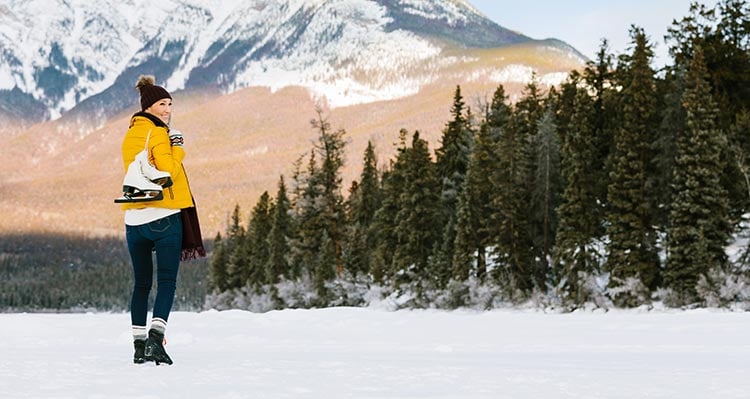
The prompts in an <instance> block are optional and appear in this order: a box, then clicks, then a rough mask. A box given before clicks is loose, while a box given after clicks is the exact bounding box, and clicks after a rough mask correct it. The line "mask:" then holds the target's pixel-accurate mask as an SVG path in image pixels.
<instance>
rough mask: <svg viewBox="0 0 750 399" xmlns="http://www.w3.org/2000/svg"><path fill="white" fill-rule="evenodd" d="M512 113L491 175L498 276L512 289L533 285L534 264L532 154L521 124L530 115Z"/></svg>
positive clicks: (501, 139) (504, 284) (529, 289)
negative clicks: (530, 194) (530, 178)
mask: <svg viewBox="0 0 750 399" xmlns="http://www.w3.org/2000/svg"><path fill="white" fill-rule="evenodd" d="M526 112H528V111H523V112H522V113H521V114H520V115H517V114H516V113H515V112H513V113H512V114H511V116H510V118H509V121H508V123H507V124H506V126H505V128H504V129H502V131H501V136H500V138H499V141H498V166H497V168H496V169H495V171H494V172H493V174H492V186H493V187H494V189H495V192H496V195H495V197H494V199H493V201H492V208H493V213H492V215H491V218H492V220H493V222H494V223H496V226H497V229H498V230H497V234H496V236H495V242H494V247H495V263H497V268H496V269H495V273H496V275H495V278H496V279H497V280H498V282H499V283H500V284H501V285H502V286H503V287H506V288H507V289H508V290H510V291H511V292H517V291H520V292H521V293H524V294H527V293H529V292H530V291H531V289H532V288H533V283H534V279H533V276H534V270H533V269H534V267H533V266H534V265H533V261H532V258H531V257H532V252H531V249H532V248H531V245H532V244H531V238H530V236H529V232H530V227H529V214H530V212H529V207H528V204H529V192H530V190H529V187H530V182H529V176H530V173H531V172H530V165H529V160H530V154H529V142H530V141H529V139H530V138H529V136H528V130H526V129H525V128H522V127H519V125H520V124H521V122H522V121H525V120H526V118H527V116H526V115H525V113H526Z"/></svg>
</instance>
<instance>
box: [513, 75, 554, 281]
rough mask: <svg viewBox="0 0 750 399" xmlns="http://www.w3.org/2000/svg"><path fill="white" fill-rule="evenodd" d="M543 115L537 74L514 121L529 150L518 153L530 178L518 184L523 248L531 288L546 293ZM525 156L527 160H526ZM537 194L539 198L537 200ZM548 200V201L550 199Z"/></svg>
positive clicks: (518, 106)
mask: <svg viewBox="0 0 750 399" xmlns="http://www.w3.org/2000/svg"><path fill="white" fill-rule="evenodd" d="M543 114H544V104H543V101H542V96H541V93H540V91H539V87H538V85H537V80H536V75H533V76H532V80H531V82H529V84H528V85H526V88H525V89H524V92H523V97H522V98H521V99H520V100H519V101H518V103H516V107H515V113H514V116H513V118H514V120H515V123H514V126H515V127H516V135H517V136H518V137H523V139H522V140H523V141H524V142H525V143H524V144H525V146H526V147H527V148H525V149H522V150H523V152H522V153H521V154H519V155H520V156H521V158H519V160H520V161H521V162H523V165H522V166H521V168H522V170H525V171H526V172H525V173H527V175H526V176H525V177H523V178H522V179H521V180H519V183H520V182H522V184H523V186H520V187H518V189H519V190H518V191H519V192H518V195H520V196H522V201H524V202H525V203H526V214H525V215H523V216H522V217H524V218H525V219H526V223H525V224H526V228H527V229H528V231H527V232H526V233H525V235H526V240H528V242H527V243H525V244H524V245H525V246H526V247H528V249H527V250H526V251H528V255H526V256H527V259H528V262H529V267H530V271H531V276H529V278H530V281H531V286H532V287H536V288H538V289H540V290H544V289H545V286H546V284H545V275H546V270H547V266H548V265H547V256H546V254H543V251H544V249H545V247H544V237H545V232H544V228H545V218H546V217H547V216H548V213H547V212H548V211H549V208H547V209H544V208H543V207H544V205H545V204H544V198H545V195H546V194H545V193H543V191H544V190H545V188H546V187H547V186H546V183H549V182H545V181H539V180H537V179H538V178H542V179H543V178H544V177H545V173H544V171H543V168H544V167H545V166H543V165H539V164H538V162H539V161H540V160H543V158H544V155H543V154H540V150H542V148H541V147H540V146H539V145H540V144H542V143H541V141H540V140H539V137H538V128H539V121H540V120H541V118H542V115H543ZM547 150H549V148H547ZM546 155H549V154H546ZM523 156H525V157H526V158H525V159H524V158H523ZM547 166H549V165H547ZM535 194H537V195H538V196H537V197H535ZM547 198H548V199H549V197H547ZM547 227H548V226H547Z"/></svg>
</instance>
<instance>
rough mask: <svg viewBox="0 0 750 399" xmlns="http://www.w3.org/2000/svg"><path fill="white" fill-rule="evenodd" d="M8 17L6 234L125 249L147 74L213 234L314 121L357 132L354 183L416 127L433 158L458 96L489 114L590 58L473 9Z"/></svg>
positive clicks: (78, 0) (420, 0) (372, 6)
mask: <svg viewBox="0 0 750 399" xmlns="http://www.w3.org/2000/svg"><path fill="white" fill-rule="evenodd" d="M3 4H4V5H0V122H2V123H0V142H2V144H3V162H0V214H2V215H5V217H3V218H0V233H1V232H3V231H30V230H35V231H36V230H44V231H46V230H54V231H61V230H62V231H76V232H87V233H95V234H121V233H122V229H121V224H122V220H121V216H122V215H121V213H120V212H119V211H118V207H117V206H115V205H114V204H113V203H112V199H113V198H114V197H116V196H118V195H119V192H118V190H119V189H120V186H121V179H122V165H121V161H120V159H119V156H120V152H119V151H120V144H121V140H122V133H123V131H124V129H125V128H126V127H127V124H128V118H129V116H130V115H131V114H132V113H133V112H134V111H137V110H138V108H137V104H138V94H137V92H136V91H135V89H134V84H135V81H136V79H137V77H138V75H140V74H143V73H147V74H155V75H156V77H157V81H158V83H159V84H162V85H164V86H165V87H166V88H167V89H168V90H169V91H170V92H171V93H172V94H173V97H174V98H175V109H174V113H173V114H174V118H173V121H172V122H173V125H174V126H175V127H176V128H178V129H180V130H182V131H183V132H184V133H185V137H186V150H187V152H188V156H187V158H186V159H185V165H186V168H187V170H188V173H189V176H190V182H191V187H192V188H193V190H194V192H195V193H194V194H195V196H196V200H197V201H198V203H199V212H200V214H201V222H202V223H203V224H204V227H205V237H208V238H210V237H213V236H214V235H215V232H216V231H218V230H221V229H222V228H223V226H225V223H226V218H227V216H228V215H227V212H228V210H230V208H232V207H233V206H234V204H236V203H240V204H241V205H242V207H243V208H244V209H249V208H250V206H252V204H253V203H254V201H255V200H256V199H257V198H258V196H259V195H260V194H261V193H262V192H263V191H265V190H268V191H269V192H271V193H273V192H274V191H275V187H276V183H277V181H278V178H279V175H281V174H284V175H285V176H287V178H288V177H289V176H290V174H291V167H292V164H293V162H294V161H295V160H296V159H298V158H299V157H300V156H301V155H302V154H305V153H306V152H307V151H309V149H310V148H311V143H312V141H313V140H314V139H315V131H314V130H313V129H311V127H310V124H309V121H310V120H311V119H312V118H314V117H315V116H316V115H315V109H316V107H322V108H323V110H324V113H325V116H326V117H327V118H329V122H330V123H331V125H332V126H333V127H335V128H343V129H345V130H346V132H347V140H348V141H349V145H348V146H347V161H346V165H345V168H344V171H343V173H344V180H345V184H347V182H350V181H351V180H352V179H354V178H356V177H357V175H358V174H359V173H360V171H361V158H362V153H363V151H364V148H365V146H366V145H367V142H368V141H372V142H373V143H374V144H375V145H376V148H377V151H378V156H379V159H380V160H381V164H385V163H386V162H387V161H388V160H389V159H390V158H391V156H392V155H393V152H394V146H393V143H395V142H397V140H398V132H399V130H400V129H402V128H405V129H407V130H409V131H414V130H419V131H420V132H421V135H422V137H424V138H425V139H427V140H428V141H429V142H430V143H431V144H430V145H431V148H432V149H435V148H436V146H437V143H438V140H439V137H440V133H441V131H442V129H443V128H444V126H445V124H446V122H447V121H448V120H449V118H450V108H451V105H452V99H453V93H454V91H455V89H456V86H457V85H460V86H461V89H462V92H463V94H464V98H465V99H466V103H467V105H470V106H471V107H472V109H474V110H481V109H482V107H483V106H484V105H486V104H487V102H488V101H489V100H490V99H491V98H492V93H493V92H494V90H495V89H496V88H497V86H498V84H502V85H503V86H504V87H505V89H506V93H508V94H509V95H510V98H511V100H515V99H517V98H519V96H520V95H521V92H522V90H523V88H524V87H525V85H526V84H527V83H528V82H529V81H530V80H531V79H532V78H533V77H534V76H536V79H537V81H538V82H539V83H540V85H541V86H542V87H549V86H551V85H555V84H558V83H560V82H561V81H562V80H563V79H564V78H565V77H566V76H567V73H568V72H569V71H570V70H572V69H578V68H581V67H582V65H583V64H584V62H585V61H586V60H585V58H584V57H582V56H581V55H580V53H578V52H577V51H576V50H575V49H573V48H571V47H570V46H568V45H567V44H565V43H563V42H560V41H558V40H554V39H553V40H544V41H538V40H532V39H530V38H528V37H526V36H524V35H522V34H520V33H516V32H512V31H509V30H507V29H504V28H502V27H501V26H499V25H497V24H496V23H494V22H492V21H490V20H489V19H487V18H486V17H484V16H483V15H481V14H480V13H478V12H477V11H476V10H475V9H474V8H473V7H472V6H471V5H470V4H469V3H467V2H465V1H460V0H432V1H426V0H308V1H302V0H277V1H271V0H255V1H242V0H230V1H219V0H180V1H178V0H162V1H159V2H147V1H145V0H117V1H109V0H98V1H95V2H91V1H84V0H67V1H62V0H59V1H58V0H48V1H37V0H30V1H21V0H9V1H7V0H6V2H5V3H3Z"/></svg>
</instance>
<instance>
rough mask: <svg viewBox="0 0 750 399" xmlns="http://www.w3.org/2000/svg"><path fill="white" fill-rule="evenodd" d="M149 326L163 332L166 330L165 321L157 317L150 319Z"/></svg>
mask: <svg viewBox="0 0 750 399" xmlns="http://www.w3.org/2000/svg"><path fill="white" fill-rule="evenodd" d="M151 328H152V329H154V330H156V331H158V332H160V333H162V334H164V332H165V331H167V322H166V321H165V320H164V319H161V318H159V317H154V318H153V319H151Z"/></svg>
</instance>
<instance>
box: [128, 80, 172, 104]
mask: <svg viewBox="0 0 750 399" xmlns="http://www.w3.org/2000/svg"><path fill="white" fill-rule="evenodd" d="M154 82H156V78H154V77H153V76H152V75H141V76H140V77H139V78H138V82H137V83H136V84H135V88H136V89H138V91H139V92H140V93H141V111H145V110H146V108H148V107H150V106H152V105H154V103H155V102H157V101H159V100H161V99H162V98H168V99H170V100H171V99H172V96H171V95H170V94H169V92H168V91H167V90H165V89H164V88H163V87H161V86H156V85H155V84H154Z"/></svg>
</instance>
